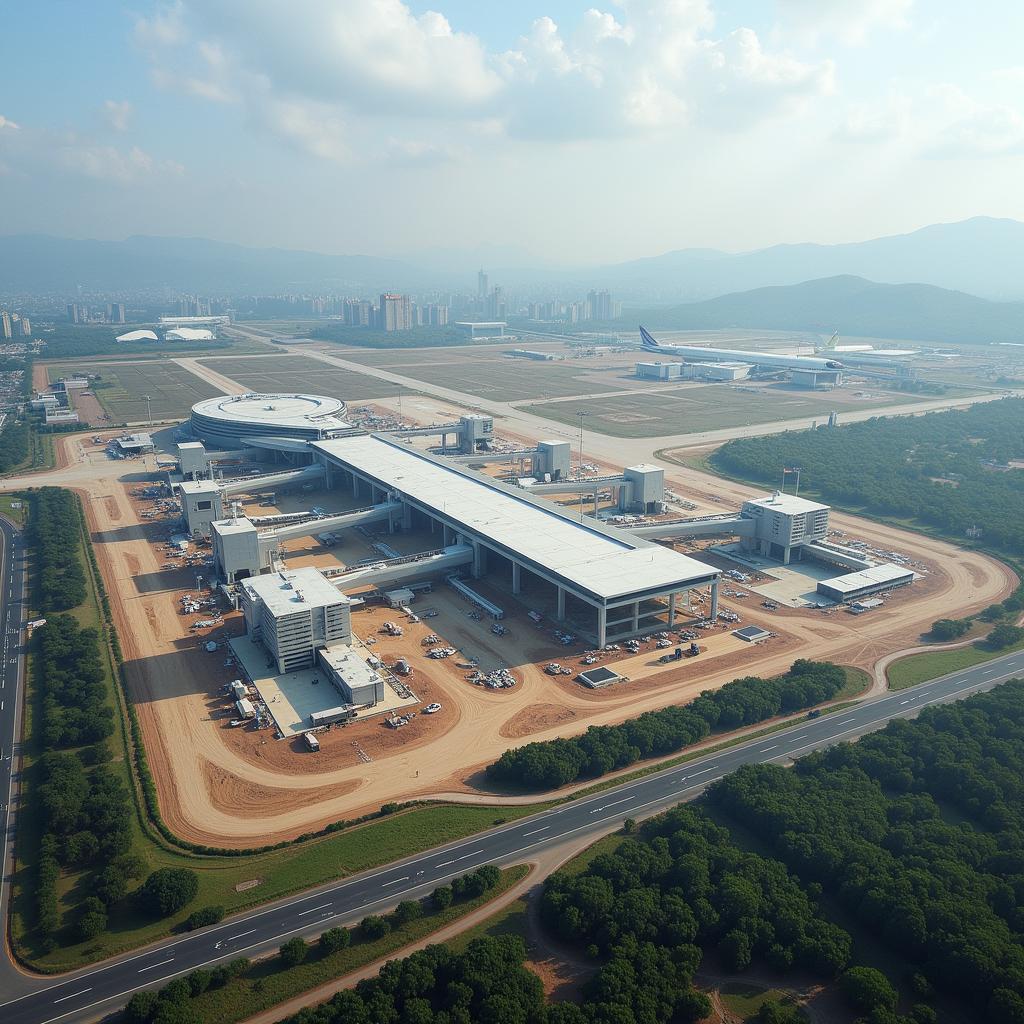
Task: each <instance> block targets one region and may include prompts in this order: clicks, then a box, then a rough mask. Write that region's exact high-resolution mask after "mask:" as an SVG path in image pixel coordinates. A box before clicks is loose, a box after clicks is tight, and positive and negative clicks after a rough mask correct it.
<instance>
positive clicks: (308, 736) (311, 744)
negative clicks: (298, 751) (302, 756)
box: [302, 732, 320, 753]
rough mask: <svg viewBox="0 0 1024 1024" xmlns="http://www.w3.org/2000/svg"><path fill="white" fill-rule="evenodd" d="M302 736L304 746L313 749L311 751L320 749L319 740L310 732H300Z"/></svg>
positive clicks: (314, 751)
mask: <svg viewBox="0 0 1024 1024" xmlns="http://www.w3.org/2000/svg"><path fill="white" fill-rule="evenodd" d="M302 738H303V739H304V740H305V741H306V746H307V747H308V748H309V749H310V750H311V751H313V753H316V752H317V751H318V750H319V749H320V741H319V740H318V739H317V738H316V737H315V736H314V735H313V734H312V733H311V732H304V733H303V734H302Z"/></svg>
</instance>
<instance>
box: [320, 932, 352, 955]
mask: <svg viewBox="0 0 1024 1024" xmlns="http://www.w3.org/2000/svg"><path fill="white" fill-rule="evenodd" d="M351 941H352V933H351V932H350V931H349V930H348V929H347V928H328V929H327V931H325V932H323V933H322V934H321V936H320V948H321V949H322V950H323V951H324V952H325V953H337V952H338V951H339V950H341V949H345V948H346V947H347V946H348V945H349V943H350V942H351Z"/></svg>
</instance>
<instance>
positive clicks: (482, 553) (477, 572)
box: [473, 541, 487, 580]
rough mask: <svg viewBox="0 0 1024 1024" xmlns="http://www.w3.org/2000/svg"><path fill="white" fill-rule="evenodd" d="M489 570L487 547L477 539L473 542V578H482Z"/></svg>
mask: <svg viewBox="0 0 1024 1024" xmlns="http://www.w3.org/2000/svg"><path fill="white" fill-rule="evenodd" d="M485 572H487V548H485V547H484V546H483V544H479V543H477V542H476V541H474V542H473V579H475V580H478V579H480V577H481V576H483V574H484V573H485Z"/></svg>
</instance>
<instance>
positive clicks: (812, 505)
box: [743, 494, 829, 516]
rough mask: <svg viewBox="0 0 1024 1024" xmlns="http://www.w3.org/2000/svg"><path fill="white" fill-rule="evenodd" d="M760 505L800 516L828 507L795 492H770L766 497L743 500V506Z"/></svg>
mask: <svg viewBox="0 0 1024 1024" xmlns="http://www.w3.org/2000/svg"><path fill="white" fill-rule="evenodd" d="M748 505H758V506H760V507H761V508H766V509H768V510H770V511H772V512H783V513H785V514H786V515H788V516H799V515H803V514H804V513H805V512H821V511H822V510H823V509H827V508H828V507H829V506H828V505H823V504H822V503H821V502H820V501H808V499H807V498H798V497H797V496H796V495H795V494H769V495H768V496H767V497H765V498H751V499H750V501H745V502H743V507H744V508H746V507H747V506H748Z"/></svg>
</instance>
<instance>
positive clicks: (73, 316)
mask: <svg viewBox="0 0 1024 1024" xmlns="http://www.w3.org/2000/svg"><path fill="white" fill-rule="evenodd" d="M80 317H81V312H80V311H79V309H78V303H77V302H69V303H68V322H69V323H72V324H77V323H78V322H79V319H80Z"/></svg>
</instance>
